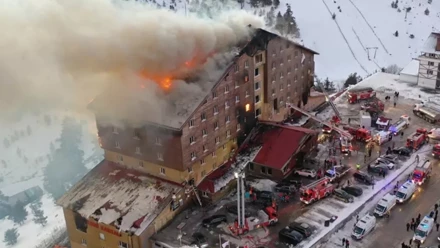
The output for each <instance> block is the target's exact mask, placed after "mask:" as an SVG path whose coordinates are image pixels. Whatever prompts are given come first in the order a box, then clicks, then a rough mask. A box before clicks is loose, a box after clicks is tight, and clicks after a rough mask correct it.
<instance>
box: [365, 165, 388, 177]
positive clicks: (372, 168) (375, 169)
mask: <svg viewBox="0 0 440 248" xmlns="http://www.w3.org/2000/svg"><path fill="white" fill-rule="evenodd" d="M367 171H368V172H369V173H373V174H378V175H381V174H382V173H384V172H385V174H388V167H387V166H386V165H383V164H379V165H377V164H372V165H368V169H367Z"/></svg>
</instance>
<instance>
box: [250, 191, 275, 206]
mask: <svg viewBox="0 0 440 248" xmlns="http://www.w3.org/2000/svg"><path fill="white" fill-rule="evenodd" d="M255 194H256V196H257V200H256V201H254V203H255V204H258V205H262V206H263V207H267V206H270V205H271V204H272V202H273V201H275V200H276V198H275V194H274V193H273V192H270V191H264V190H263V191H255Z"/></svg>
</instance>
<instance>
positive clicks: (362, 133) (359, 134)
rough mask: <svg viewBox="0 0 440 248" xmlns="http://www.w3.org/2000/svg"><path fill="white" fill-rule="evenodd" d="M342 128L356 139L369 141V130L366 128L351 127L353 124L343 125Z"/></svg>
mask: <svg viewBox="0 0 440 248" xmlns="http://www.w3.org/2000/svg"><path fill="white" fill-rule="evenodd" d="M343 129H344V130H347V131H348V132H349V133H350V134H351V135H353V137H354V138H355V139H356V140H360V141H364V142H369V141H370V140H371V132H370V130H368V129H365V128H360V127H353V126H344V127H343Z"/></svg>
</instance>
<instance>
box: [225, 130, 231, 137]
mask: <svg viewBox="0 0 440 248" xmlns="http://www.w3.org/2000/svg"><path fill="white" fill-rule="evenodd" d="M226 137H227V138H229V137H231V130H228V131H226Z"/></svg>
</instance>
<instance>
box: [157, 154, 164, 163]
mask: <svg viewBox="0 0 440 248" xmlns="http://www.w3.org/2000/svg"><path fill="white" fill-rule="evenodd" d="M157 160H160V161H163V154H162V153H160V152H158V153H157Z"/></svg>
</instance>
